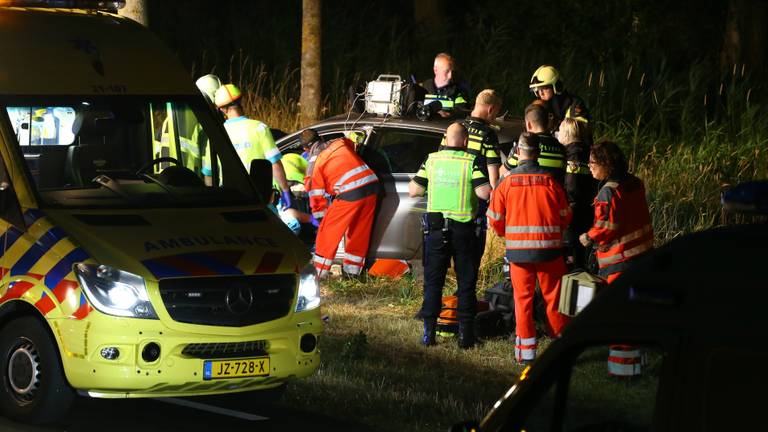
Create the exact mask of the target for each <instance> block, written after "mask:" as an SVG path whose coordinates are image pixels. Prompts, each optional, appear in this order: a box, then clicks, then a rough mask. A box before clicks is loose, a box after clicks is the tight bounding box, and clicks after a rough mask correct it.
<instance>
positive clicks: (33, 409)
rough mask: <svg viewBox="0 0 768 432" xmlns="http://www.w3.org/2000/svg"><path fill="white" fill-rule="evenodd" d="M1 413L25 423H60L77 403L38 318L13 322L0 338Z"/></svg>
mask: <svg viewBox="0 0 768 432" xmlns="http://www.w3.org/2000/svg"><path fill="white" fill-rule="evenodd" d="M0 371H2V380H3V385H2V388H0V410H2V412H3V414H4V415H5V416H6V417H9V418H12V419H15V420H19V421H23V422H25V423H49V422H53V421H55V420H58V419H60V418H61V417H63V416H64V414H65V413H66V412H67V411H68V410H69V408H70V407H71V405H72V403H73V402H74V400H75V392H74V390H72V388H71V387H70V386H69V384H68V383H67V380H66V378H65V377H64V372H63V370H62V367H61V360H60V359H59V354H58V350H57V348H56V345H55V343H54V341H53V338H52V337H51V335H50V334H49V333H48V331H47V330H46V328H45V327H44V326H43V324H42V323H41V322H40V321H39V320H38V319H36V318H35V317H22V318H16V319H14V320H12V321H10V322H9V323H8V324H7V325H6V326H5V327H4V328H3V329H2V334H1V335H0Z"/></svg>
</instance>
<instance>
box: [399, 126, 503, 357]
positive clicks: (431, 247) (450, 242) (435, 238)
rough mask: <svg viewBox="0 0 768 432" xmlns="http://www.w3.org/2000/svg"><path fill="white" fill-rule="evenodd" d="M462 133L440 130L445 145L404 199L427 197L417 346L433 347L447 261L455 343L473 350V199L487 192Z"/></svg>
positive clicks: (423, 168)
mask: <svg viewBox="0 0 768 432" xmlns="http://www.w3.org/2000/svg"><path fill="white" fill-rule="evenodd" d="M467 141H468V133H467V129H466V128H465V127H464V126H463V125H462V124H461V123H453V124H452V125H451V126H449V127H448V130H447V131H446V144H445V146H443V147H441V148H440V150H439V151H437V152H436V153H432V154H430V155H429V157H427V160H426V161H425V162H424V164H423V165H422V166H421V168H420V169H419V172H418V173H417V174H416V176H415V177H414V178H413V180H412V181H411V183H410V184H409V185H408V192H409V194H410V196H412V197H416V196H422V195H424V194H425V193H426V195H427V213H426V215H425V229H424V231H425V235H424V300H423V302H422V306H421V312H420V315H421V317H422V318H423V319H424V328H423V334H422V337H421V343H422V344H423V345H425V346H430V345H434V344H435V333H436V327H437V317H438V315H439V314H440V305H441V300H442V292H443V286H444V284H445V274H446V272H447V271H448V266H449V264H450V262H451V258H453V262H454V265H455V271H456V281H457V284H458V291H457V297H458V308H457V318H458V321H459V337H458V344H459V347H460V348H462V349H468V348H472V347H473V346H474V345H475V333H474V320H475V313H476V307H477V306H476V303H477V297H476V295H475V288H476V285H477V267H476V266H475V256H476V248H477V246H476V242H477V232H476V228H477V225H476V223H475V219H476V217H477V208H478V207H477V200H478V198H479V199H484V200H487V199H488V197H489V196H490V193H491V186H490V185H489V184H488V179H487V178H486V177H485V176H484V175H483V173H482V172H481V171H480V169H479V168H478V166H477V163H476V160H475V157H474V156H472V155H471V154H469V153H467V152H466V147H467Z"/></svg>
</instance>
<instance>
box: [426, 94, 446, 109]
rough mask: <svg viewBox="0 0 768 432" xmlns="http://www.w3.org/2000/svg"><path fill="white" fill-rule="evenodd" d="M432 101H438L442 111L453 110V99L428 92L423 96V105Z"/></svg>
mask: <svg viewBox="0 0 768 432" xmlns="http://www.w3.org/2000/svg"><path fill="white" fill-rule="evenodd" d="M432 102H440V106H442V109H443V111H452V110H453V99H451V98H450V97H448V96H443V95H436V94H428V95H425V96H424V105H429V104H431V103H432Z"/></svg>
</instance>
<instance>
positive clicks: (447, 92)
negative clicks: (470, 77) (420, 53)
mask: <svg viewBox="0 0 768 432" xmlns="http://www.w3.org/2000/svg"><path fill="white" fill-rule="evenodd" d="M432 70H433V71H434V73H435V76H434V78H430V79H428V80H426V81H424V82H423V83H422V84H421V87H422V88H423V91H424V92H426V94H425V95H424V109H425V110H426V111H425V113H424V114H423V115H424V116H425V117H429V116H430V115H431V114H436V115H439V116H440V117H443V118H448V117H451V116H453V117H456V116H457V115H460V114H462V113H466V112H467V111H469V107H468V98H469V89H468V88H467V87H466V86H465V85H462V84H460V83H458V82H456V81H455V80H454V77H453V71H454V62H453V57H451V56H450V55H449V54H446V53H440V54H438V55H437V56H435V62H434V64H433V67H432Z"/></svg>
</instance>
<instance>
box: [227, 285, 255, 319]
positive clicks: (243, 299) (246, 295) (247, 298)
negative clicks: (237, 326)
mask: <svg viewBox="0 0 768 432" xmlns="http://www.w3.org/2000/svg"><path fill="white" fill-rule="evenodd" d="M224 304H225V305H226V306H227V309H228V310H229V311H230V312H232V314H233V315H242V314H244V313H246V312H248V311H249V310H250V309H251V306H252V305H253V292H251V288H250V287H247V286H236V287H233V288H230V289H228V290H227V294H226V296H224Z"/></svg>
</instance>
